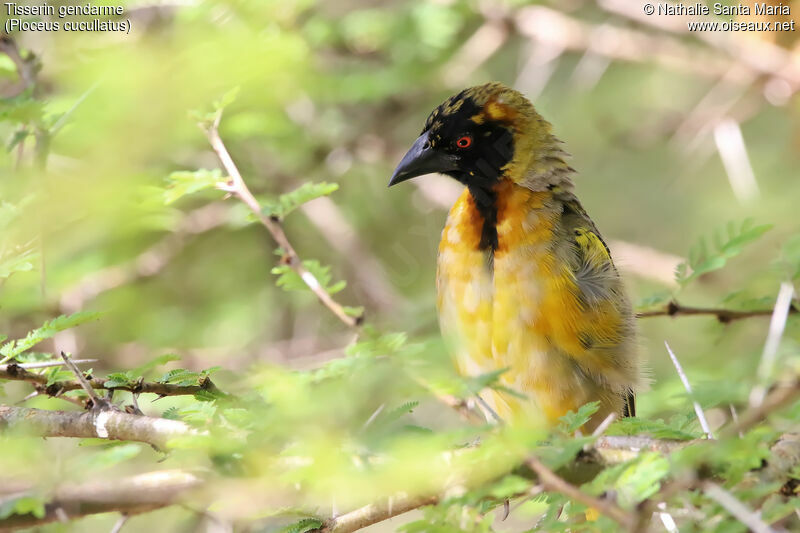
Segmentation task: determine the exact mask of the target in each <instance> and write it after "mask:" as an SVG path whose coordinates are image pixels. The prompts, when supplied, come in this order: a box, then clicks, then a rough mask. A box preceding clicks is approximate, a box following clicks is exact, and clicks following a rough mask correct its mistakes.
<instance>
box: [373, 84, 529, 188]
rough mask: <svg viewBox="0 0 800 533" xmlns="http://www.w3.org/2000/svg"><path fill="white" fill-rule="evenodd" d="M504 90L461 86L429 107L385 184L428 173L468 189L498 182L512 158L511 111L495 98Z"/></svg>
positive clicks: (500, 87) (498, 86) (497, 86)
mask: <svg viewBox="0 0 800 533" xmlns="http://www.w3.org/2000/svg"><path fill="white" fill-rule="evenodd" d="M504 91H511V89H508V88H507V87H505V86H503V85H500V84H487V85H482V86H479V87H473V88H470V89H465V90H464V91H461V92H460V93H458V94H457V95H455V96H452V97H451V98H448V99H447V100H446V101H445V102H444V103H443V104H442V105H440V106H439V107H437V108H436V109H434V110H433V112H432V113H431V114H430V116H429V117H428V120H427V121H426V122H425V128H424V129H423V130H422V134H421V135H420V136H419V137H418V138H417V140H416V141H414V144H413V145H412V147H411V149H410V150H409V151H408V153H407V154H406V155H405V156H404V157H403V159H402V160H401V161H400V164H399V165H398V166H397V168H396V169H395V171H394V174H393V175H392V179H391V180H390V181H389V186H392V185H395V184H396V183H400V182H403V181H406V180H408V179H411V178H414V177H416V176H421V175H423V174H430V173H433V172H438V173H441V174H447V175H448V176H452V177H453V178H455V179H457V180H458V181H460V182H461V183H463V184H465V185H467V186H469V187H470V189H473V188H477V189H488V188H490V187H491V186H492V185H494V184H495V183H497V181H498V180H499V179H500V177H501V176H502V174H503V171H504V167H506V165H508V163H510V162H511V160H512V158H513V156H514V124H513V120H514V114H512V113H511V111H513V109H512V108H510V107H509V106H508V105H506V104H505V103H504V102H503V101H502V100H501V99H499V97H501V96H502V95H503V93H504ZM513 92H516V91H513ZM517 94H518V93H517Z"/></svg>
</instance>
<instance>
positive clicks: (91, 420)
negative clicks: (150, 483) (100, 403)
mask: <svg viewBox="0 0 800 533" xmlns="http://www.w3.org/2000/svg"><path fill="white" fill-rule="evenodd" d="M3 427H6V428H11V429H16V428H18V429H20V430H21V431H25V432H29V433H33V434H35V435H40V436H42V437H75V438H81V439H91V438H98V439H109V440H127V441H135V442H144V443H147V444H151V445H153V446H155V447H157V448H159V449H164V448H166V447H167V444H168V442H169V440H170V439H172V438H174V437H182V436H186V435H200V434H201V433H200V432H198V431H197V430H195V429H193V428H191V427H190V426H188V425H187V424H185V423H183V422H181V421H179V420H167V419H165V418H153V417H150V416H143V415H132V414H128V413H124V412H121V411H112V410H108V409H106V410H102V411H101V410H92V411H84V412H79V411H46V410H43V409H31V408H28V407H12V406H10V405H0V428H3Z"/></svg>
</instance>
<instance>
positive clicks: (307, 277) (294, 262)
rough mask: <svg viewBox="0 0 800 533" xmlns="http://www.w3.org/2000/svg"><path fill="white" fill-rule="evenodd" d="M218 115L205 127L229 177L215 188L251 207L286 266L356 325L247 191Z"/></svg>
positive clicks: (341, 317) (343, 318) (358, 321)
mask: <svg viewBox="0 0 800 533" xmlns="http://www.w3.org/2000/svg"><path fill="white" fill-rule="evenodd" d="M221 118H222V111H219V112H218V113H217V117H216V119H215V120H214V122H213V124H211V125H208V126H207V127H204V129H205V132H206V135H207V136H208V141H209V142H210V143H211V147H212V148H213V149H214V151H215V152H216V153H217V156H218V157H219V159H220V161H221V162H222V166H223V167H225V171H226V172H227V173H228V181H227V182H226V183H224V184H220V185H219V186H218V188H219V189H221V190H224V191H226V192H228V193H230V194H232V195H234V196H236V197H237V198H239V200H241V201H242V202H243V203H244V204H245V205H246V206H247V207H248V208H249V209H250V211H252V213H253V214H254V215H255V216H256V217H257V218H258V220H259V221H260V222H261V223H262V224H263V225H264V227H265V228H267V230H268V231H269V232H270V234H271V235H272V238H273V239H275V242H276V243H277V244H278V247H279V248H280V249H281V250H282V252H283V258H282V259H281V261H282V262H283V263H285V264H287V265H289V267H290V268H291V269H292V270H294V271H295V272H296V273H297V275H298V276H300V279H302V280H303V283H305V284H306V285H307V286H308V288H309V289H311V291H312V292H313V293H314V294H315V295H316V296H317V298H318V299H319V301H320V302H322V304H323V305H324V306H325V307H327V308H328V309H330V310H331V312H332V313H333V314H334V315H336V316H337V317H338V318H339V320H341V321H342V322H344V323H345V324H346V325H347V326H348V327H351V328H355V327H358V326H359V325H360V324H361V322H362V320H363V317H352V316H350V315H348V314H347V313H346V312H345V310H344V308H343V307H342V306H341V305H340V304H339V303H338V302H337V301H336V300H334V299H333V298H332V297H331V295H330V294H328V291H326V290H325V288H324V287H323V286H322V284H321V283H320V282H319V280H318V279H317V278H316V277H315V276H314V274H312V273H311V272H309V271H308V269H307V268H306V267H305V266H303V262H302V261H301V260H300V257H299V256H298V255H297V252H295V250H294V247H293V246H292V244H291V243H290V242H289V239H288V237H287V236H286V233H285V232H284V231H283V226H281V224H280V221H278V220H277V219H275V218H272V217H269V216H267V215H265V214H264V212H263V211H262V209H261V205H260V204H259V203H258V200H256V198H255V196H253V193H251V192H250V189H249V188H248V187H247V184H246V183H245V181H244V178H242V175H241V173H240V172H239V169H238V168H237V167H236V163H234V161H233V158H231V155H230V153H229V152H228V149H227V148H226V147H225V143H223V142H222V138H221V137H220V135H219V121H220V119H221Z"/></svg>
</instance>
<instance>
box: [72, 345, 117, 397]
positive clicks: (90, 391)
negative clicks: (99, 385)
mask: <svg viewBox="0 0 800 533" xmlns="http://www.w3.org/2000/svg"><path fill="white" fill-rule="evenodd" d="M61 357H62V359H64V365H66V367H67V368H68V369H69V370H70V372H72V373H73V374H74V375H75V378H77V380H78V383H80V385H81V388H82V389H83V390H85V391H86V394H88V395H89V398H90V399H91V400H92V407H97V408H108V407H110V404H109V403H108V402H107V401H105V400H103V399H101V398H100V397H99V396H98V395H97V394H96V393H95V392H94V388H92V386H91V385H90V384H89V382H88V381H87V380H86V377H85V376H84V375H83V372H81V370H80V369H79V368H78V367H77V366H75V363H73V362H72V360H71V359H70V358H69V355H67V353H66V352H61Z"/></svg>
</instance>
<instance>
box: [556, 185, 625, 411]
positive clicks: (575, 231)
mask: <svg viewBox="0 0 800 533" xmlns="http://www.w3.org/2000/svg"><path fill="white" fill-rule="evenodd" d="M556 198H557V199H558V200H560V202H561V204H562V205H563V210H562V215H561V221H560V224H559V227H558V229H557V230H556V231H557V232H558V233H560V238H558V239H557V242H559V243H560V245H559V247H558V249H557V250H556V254H557V255H558V256H559V257H560V258H561V260H562V261H563V262H564V263H565V264H566V265H567V266H568V268H569V271H570V273H571V275H572V277H573V279H574V281H575V283H574V287H575V291H576V295H575V296H576V297H577V300H578V301H579V303H580V313H579V315H580V316H579V317H577V319H576V320H575V323H576V324H580V328H579V329H580V331H577V330H576V333H578V338H579V340H580V343H581V347H582V348H583V350H580V351H573V353H571V354H570V355H571V356H572V357H574V358H575V360H576V361H577V362H578V364H579V365H580V366H581V367H582V368H583V369H584V370H585V371H586V372H587V373H588V374H590V375H592V376H593V377H594V378H595V379H597V380H598V381H599V382H601V384H603V385H605V386H607V387H608V388H610V389H611V390H614V391H615V392H617V393H619V394H620V395H621V396H622V398H623V401H624V404H623V405H624V409H623V412H624V414H628V415H633V414H634V401H633V392H632V391H633V388H634V387H635V385H636V384H637V382H638V379H639V377H638V365H637V363H636V355H635V350H634V346H633V339H634V323H633V314H632V311H631V306H630V304H629V302H628V300H627V298H626V296H625V292H624V288H623V286H622V280H621V279H620V277H619V274H618V272H617V269H616V267H615V266H614V262H613V261H612V259H611V254H610V251H609V249H608V246H607V245H606V243H605V241H603V238H602V237H601V236H600V232H599V231H598V230H597V227H596V226H595V224H594V222H592V220H591V219H590V218H589V216H588V215H587V214H586V211H585V210H584V209H583V207H582V206H581V204H580V202H579V201H578V199H577V198H576V197H575V196H574V195H573V194H572V193H571V192H560V193H557V194H556Z"/></svg>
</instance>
